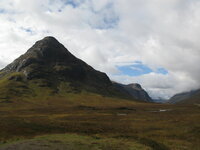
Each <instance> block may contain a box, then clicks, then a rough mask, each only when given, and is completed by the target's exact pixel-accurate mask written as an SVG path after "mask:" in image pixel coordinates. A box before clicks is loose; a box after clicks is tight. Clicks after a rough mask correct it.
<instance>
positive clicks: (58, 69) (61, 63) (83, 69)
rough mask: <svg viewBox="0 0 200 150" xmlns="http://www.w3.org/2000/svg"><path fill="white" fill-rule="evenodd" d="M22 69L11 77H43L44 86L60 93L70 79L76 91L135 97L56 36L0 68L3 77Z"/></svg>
mask: <svg viewBox="0 0 200 150" xmlns="http://www.w3.org/2000/svg"><path fill="white" fill-rule="evenodd" d="M13 73H14V74H15V73H20V75H21V76H22V74H23V77H21V76H15V77H10V78H9V80H15V81H21V80H22V78H26V79H25V80H26V82H27V83H29V81H32V80H39V82H41V81H42V83H37V84H38V85H39V86H40V85H41V86H40V87H44V86H46V87H48V88H51V89H52V91H54V93H59V90H60V85H61V84H63V83H70V84H69V86H70V87H72V89H74V91H76V92H77V91H83V90H84V91H89V92H95V93H99V94H102V95H105V96H119V97H123V98H131V96H130V94H128V93H124V92H121V91H120V90H119V89H117V88H116V87H115V86H113V84H112V82H111V81H110V79H109V78H108V76H107V75H106V74H105V73H103V72H100V71H97V70H95V69H93V68H92V67H91V66H89V65H88V64H86V63H85V62H83V61H82V60H80V59H78V58H76V57H75V56H74V55H72V54H71V53H70V52H69V51H68V50H67V49H66V48H65V47H64V46H63V45H62V44H61V43H59V42H58V41H57V40H56V39H55V38H54V37H45V38H44V39H42V40H40V41H37V42H36V43H35V44H34V45H33V46H32V47H31V48H30V49H29V50H28V51H27V52H26V53H25V54H24V55H21V56H20V57H19V58H17V59H16V60H15V61H14V62H12V63H11V64H9V65H8V66H6V67H5V68H4V69H3V70H1V71H0V75H1V78H2V77H4V76H8V75H9V74H13Z"/></svg>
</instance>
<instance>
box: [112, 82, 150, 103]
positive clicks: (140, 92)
mask: <svg viewBox="0 0 200 150" xmlns="http://www.w3.org/2000/svg"><path fill="white" fill-rule="evenodd" d="M113 84H114V86H115V87H116V88H118V89H119V90H120V91H122V92H126V93H128V94H130V95H131V96H132V97H134V98H135V99H138V100H140V101H145V102H153V100H152V99H151V97H150V96H149V95H148V93H147V92H146V91H145V90H144V89H143V88H142V87H141V85H140V84H137V83H133V84H128V85H124V84H120V83H116V82H113Z"/></svg>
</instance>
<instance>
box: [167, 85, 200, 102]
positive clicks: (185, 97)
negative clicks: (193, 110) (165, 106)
mask: <svg viewBox="0 0 200 150" xmlns="http://www.w3.org/2000/svg"><path fill="white" fill-rule="evenodd" d="M168 103H171V104H195V103H200V89H198V90H193V91H190V92H184V93H179V94H176V95H174V96H173V97H172V98H170V100H169V101H168Z"/></svg>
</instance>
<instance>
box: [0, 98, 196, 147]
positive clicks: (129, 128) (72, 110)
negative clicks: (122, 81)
mask: <svg viewBox="0 0 200 150" xmlns="http://www.w3.org/2000/svg"><path fill="white" fill-rule="evenodd" d="M57 101H59V100H57ZM62 102H63V101H62V100H60V105H59V106H57V105H53V104H54V103H53V100H51V101H48V102H44V103H45V104H41V105H39V104H29V103H24V104H21V105H19V104H15V103H4V102H2V103H0V150H27V149H29V150H35V149H37V150H40V149H41V150H199V149H200V107H199V106H198V105H185V106H184V105H168V104H149V103H137V102H130V101H125V100H124V102H123V104H122V102H119V104H117V103H115V104H114V103H112V102H113V101H112V102H111V101H108V100H107V102H105V104H102V105H98V104H95V103H91V104H90V105H88V103H84V102H83V103H79V105H75V104H70V105H64V103H62ZM86 104H87V105H86ZM17 106H18V107H17ZM19 106H20V107H19Z"/></svg>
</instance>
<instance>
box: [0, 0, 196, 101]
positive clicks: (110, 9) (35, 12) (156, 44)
mask: <svg viewBox="0 0 200 150" xmlns="http://www.w3.org/2000/svg"><path fill="white" fill-rule="evenodd" d="M199 8H200V1H199V0H167V1H162V0H151V1H150V0H32V1H28V0H0V33H1V34H0V68H3V67H5V66H6V65H7V64H9V63H11V62H12V61H13V60H14V59H16V58H17V57H19V56H20V55H21V54H23V53H25V52H26V51H27V50H28V49H29V48H30V47H31V46H32V45H33V44H34V43H35V42H36V41H38V40H40V39H42V38H44V37H45V36H54V37H55V38H57V39H58V40H59V41H60V42H61V43H62V44H64V45H65V47H66V48H67V49H68V50H69V51H70V52H71V53H72V54H74V55H75V56H76V57H79V58H80V59H82V60H83V61H85V62H87V63H88V64H89V65H91V66H92V67H93V68H95V69H97V70H100V71H103V72H106V73H107V75H108V76H109V77H110V79H111V80H113V81H117V82H120V83H124V84H128V83H139V84H141V85H142V87H143V88H144V89H145V90H146V91H147V92H148V93H149V94H150V96H151V97H152V98H155V99H158V98H162V99H168V98H170V97H171V96H173V95H174V94H176V93H180V92H184V91H190V90H194V89H197V88H200V42H199V40H200V17H199V16H200V9H199Z"/></svg>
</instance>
